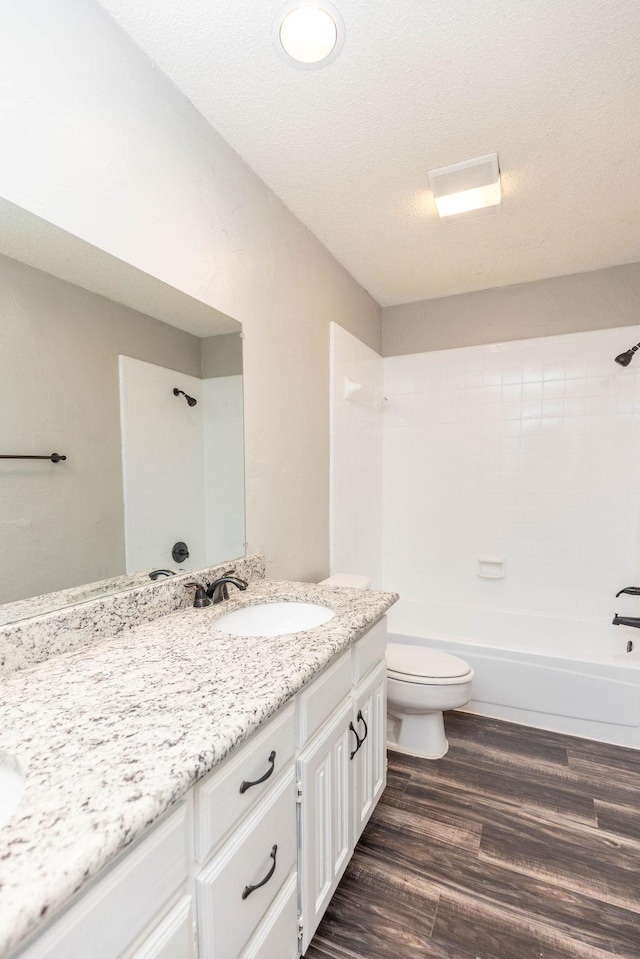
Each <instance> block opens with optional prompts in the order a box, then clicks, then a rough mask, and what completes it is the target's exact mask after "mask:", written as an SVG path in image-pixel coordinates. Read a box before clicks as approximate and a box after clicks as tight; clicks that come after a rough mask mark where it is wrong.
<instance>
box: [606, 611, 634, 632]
mask: <svg viewBox="0 0 640 959" xmlns="http://www.w3.org/2000/svg"><path fill="white" fill-rule="evenodd" d="M612 623H613V625H614V626H635V628H636V629H640V616H618V614H617V613H616V615H615V616H614V617H613V620H612Z"/></svg>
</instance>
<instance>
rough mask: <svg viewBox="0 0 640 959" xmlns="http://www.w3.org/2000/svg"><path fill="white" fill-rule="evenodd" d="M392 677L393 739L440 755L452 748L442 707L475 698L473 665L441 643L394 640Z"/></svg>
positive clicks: (395, 745) (428, 755)
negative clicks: (439, 645)
mask: <svg viewBox="0 0 640 959" xmlns="http://www.w3.org/2000/svg"><path fill="white" fill-rule="evenodd" d="M387 677H388V684H387V712H388V716H389V722H388V734H387V741H388V745H389V746H390V747H391V748H392V749H397V750H398V751H400V752H403V753H410V754H411V755H412V756H421V757H423V758H425V759H440V758H441V757H442V756H444V755H445V753H446V752H447V750H448V749H449V743H448V742H447V737H446V736H445V732H444V718H443V716H442V711H443V710H444V709H456V708H457V707H459V706H464V705H465V704H466V703H468V702H469V700H470V699H471V680H472V679H473V669H472V668H471V667H470V666H469V664H468V663H465V661H464V659H459V658H458V656H452V655H451V654H450V653H445V652H442V651H441V650H439V649H429V648H427V647H425V646H408V645H404V644H402V643H389V645H388V646H387Z"/></svg>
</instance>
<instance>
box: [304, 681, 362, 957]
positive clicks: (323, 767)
mask: <svg viewBox="0 0 640 959" xmlns="http://www.w3.org/2000/svg"><path fill="white" fill-rule="evenodd" d="M352 711H353V703H352V700H351V697H349V698H348V699H346V700H345V701H344V703H343V704H342V706H340V707H339V708H338V710H337V711H336V713H335V714H334V718H333V719H331V720H330V721H329V723H328V724H327V726H326V727H325V729H324V730H323V731H322V732H321V733H319V734H318V735H317V736H316V737H315V738H314V739H313V740H312V741H311V743H310V744H309V746H308V747H307V748H306V749H305V750H304V752H303V753H301V755H300V758H299V759H298V782H299V786H300V813H299V816H300V830H299V843H300V849H299V853H300V856H299V865H298V869H299V875H300V907H301V918H302V952H303V953H304V952H306V950H307V947H308V945H309V943H310V942H311V939H312V938H313V934H314V932H315V931H316V929H317V927H318V923H319V922H320V919H321V918H322V915H323V913H324V911H325V909H326V908H327V906H328V904H329V900H330V899H331V897H332V895H333V893H334V892H335V889H336V886H337V885H338V883H339V882H340V879H341V877H342V874H343V872H344V870H345V869H346V867H347V863H348V862H349V859H350V858H351V853H352V852H353V839H352V827H351V820H352V817H351V795H352V791H353V785H352V774H351V767H352V763H351V762H350V759H349V756H350V753H351V751H353V749H354V748H355V736H354V734H353V732H352V731H351V730H350V729H349V724H350V722H351V718H352Z"/></svg>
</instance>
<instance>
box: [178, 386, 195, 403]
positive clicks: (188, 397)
mask: <svg viewBox="0 0 640 959" xmlns="http://www.w3.org/2000/svg"><path fill="white" fill-rule="evenodd" d="M173 395H174V396H184V398H185V400H186V401H187V403H188V404H189V406H195V405H196V403H197V402H198V401H197V400H196V399H195V398H194V397H193V396H189V395H188V394H187V393H185V391H184V390H179V389H178V388H177V387H176V388H175V389H174V391H173Z"/></svg>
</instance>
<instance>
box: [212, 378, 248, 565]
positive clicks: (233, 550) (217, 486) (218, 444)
mask: <svg viewBox="0 0 640 959" xmlns="http://www.w3.org/2000/svg"><path fill="white" fill-rule="evenodd" d="M202 391H203V397H204V403H203V410H204V475H205V477H206V480H205V487H204V508H205V516H206V542H207V561H208V562H215V563H220V562H223V561H224V560H225V559H233V558H234V557H236V556H243V555H244V549H245V547H244V535H243V531H244V446H243V442H242V376H215V377H213V378H211V379H207V380H203V381H202Z"/></svg>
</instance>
